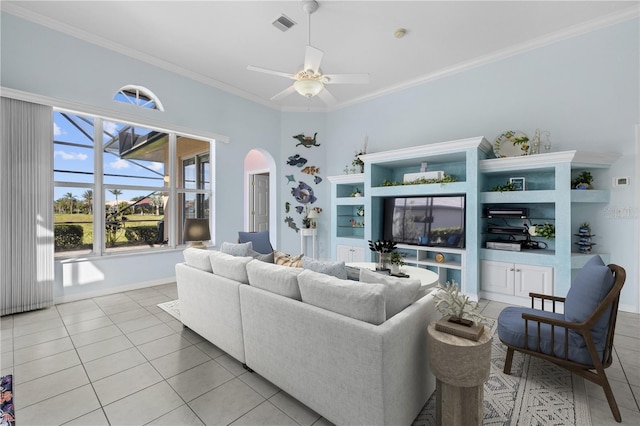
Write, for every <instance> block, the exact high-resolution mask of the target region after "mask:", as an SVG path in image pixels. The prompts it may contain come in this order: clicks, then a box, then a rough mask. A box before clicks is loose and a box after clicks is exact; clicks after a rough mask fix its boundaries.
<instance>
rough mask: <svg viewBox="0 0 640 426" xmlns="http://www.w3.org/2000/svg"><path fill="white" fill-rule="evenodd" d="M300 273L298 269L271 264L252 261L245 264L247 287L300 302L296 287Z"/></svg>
mask: <svg viewBox="0 0 640 426" xmlns="http://www.w3.org/2000/svg"><path fill="white" fill-rule="evenodd" d="M300 272H302V269H300V268H289V267H288V266H282V265H274V264H273V263H266V262H259V261H254V262H249V263H248V264H247V275H248V276H249V285H252V286H253V287H257V288H261V289H262V290H266V291H270V292H271V293H276V294H279V295H280V296H285V297H289V298H291V299H295V300H302V298H301V297H300V287H298V275H299V274H300Z"/></svg>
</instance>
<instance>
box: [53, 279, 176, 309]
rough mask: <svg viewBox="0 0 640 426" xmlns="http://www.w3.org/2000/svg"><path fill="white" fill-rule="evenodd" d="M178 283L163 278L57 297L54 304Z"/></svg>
mask: <svg viewBox="0 0 640 426" xmlns="http://www.w3.org/2000/svg"><path fill="white" fill-rule="evenodd" d="M175 282H176V277H168V278H162V279H158V280H153V281H144V282H141V283H135V284H128V285H123V286H120V287H109V288H105V289H104V290H96V291H92V292H88V293H82V294H72V295H68V296H63V297H55V298H54V299H53V303H54V304H55V305H59V304H62V303H69V302H75V301H77V300H83V299H91V298H93V297H100V296H108V295H109V294H115V293H122V292H123V291H131V290H139V289H141V288H147V287H155V286H157V285H163V284H171V283H175Z"/></svg>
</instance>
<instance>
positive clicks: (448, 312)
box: [434, 281, 486, 327]
mask: <svg viewBox="0 0 640 426" xmlns="http://www.w3.org/2000/svg"><path fill="white" fill-rule="evenodd" d="M436 290H439V291H437V292H436V293H434V298H435V299H436V301H437V302H436V309H437V310H438V312H440V313H441V314H442V316H443V319H442V321H446V322H451V323H454V324H459V325H463V326H466V327H471V326H473V325H474V322H478V323H480V322H482V321H485V320H486V318H485V317H483V316H482V315H480V314H479V312H478V311H479V309H480V305H479V304H478V302H474V301H472V300H470V299H469V297H468V296H466V295H464V294H462V293H460V289H459V287H458V284H456V282H455V281H453V282H452V283H450V282H449V281H447V282H446V284H445V285H442V284H438V285H437V286H436Z"/></svg>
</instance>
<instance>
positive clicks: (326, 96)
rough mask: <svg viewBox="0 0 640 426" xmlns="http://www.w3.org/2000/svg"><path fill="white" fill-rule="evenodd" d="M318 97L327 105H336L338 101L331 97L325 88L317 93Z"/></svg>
mask: <svg viewBox="0 0 640 426" xmlns="http://www.w3.org/2000/svg"><path fill="white" fill-rule="evenodd" d="M318 97H319V98H320V99H322V100H323V101H324V103H325V104H327V105H335V104H337V103H338V100H337V99H336V98H335V97H333V95H332V94H331V92H329V91H328V90H327V88H326V87H325V88H324V89H322V90H321V91H320V93H318Z"/></svg>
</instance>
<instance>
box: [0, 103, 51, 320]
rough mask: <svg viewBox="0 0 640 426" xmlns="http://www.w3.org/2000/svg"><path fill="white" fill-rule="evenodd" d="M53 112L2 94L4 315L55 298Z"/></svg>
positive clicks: (0, 264) (0, 276)
mask: <svg viewBox="0 0 640 426" xmlns="http://www.w3.org/2000/svg"><path fill="white" fill-rule="evenodd" d="M52 117H53V113H52V109H51V107H48V106H44V105H38V104H33V103H29V102H23V101H19V100H15V99H8V98H2V111H1V120H2V121H1V130H0V135H1V139H0V248H1V253H0V315H7V314H12V313H16V312H23V311H29V310H32V309H39V308H44V307H47V306H51V305H52V304H53V291H54V267H53V256H54V241H53V238H54V235H53V141H52V138H53V130H52V129H53V122H52V120H53V118H52Z"/></svg>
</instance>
